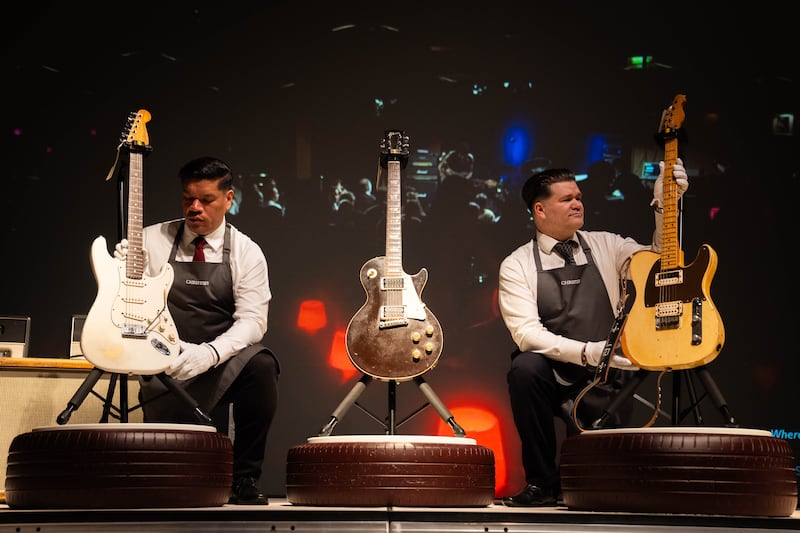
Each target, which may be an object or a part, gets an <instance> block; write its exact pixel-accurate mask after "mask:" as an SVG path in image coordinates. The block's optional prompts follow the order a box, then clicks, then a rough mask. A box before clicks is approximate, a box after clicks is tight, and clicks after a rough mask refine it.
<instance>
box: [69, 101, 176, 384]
mask: <svg viewBox="0 0 800 533" xmlns="http://www.w3.org/2000/svg"><path fill="white" fill-rule="evenodd" d="M149 121H150V113H149V112H148V111H147V110H145V109H140V110H139V111H137V112H135V113H131V114H130V115H129V116H128V120H127V123H126V126H125V129H124V131H123V133H122V137H121V139H120V141H121V142H120V145H119V148H118V150H120V151H121V150H126V151H127V152H128V153H129V156H130V157H129V172H128V218H127V221H128V224H127V239H128V253H127V257H126V258H125V260H124V261H123V260H119V259H116V258H115V257H114V256H113V255H109V253H108V248H107V245H106V239H105V238H104V237H102V236H100V237H97V238H96V239H95V240H94V242H93V243H92V248H91V263H92V271H93V272H94V276H95V279H96V280H97V297H96V299H95V301H94V303H93V304H92V307H91V309H90V310H89V313H88V314H87V316H86V321H85V322H84V325H83V331H82V333H81V349H82V350H83V354H84V356H85V357H86V360H87V361H89V362H90V363H92V364H93V365H94V366H96V367H97V368H100V369H102V370H105V371H107V372H116V373H120V374H142V375H149V374H158V373H160V372H162V371H164V370H166V368H167V366H168V365H169V363H170V362H171V360H172V357H173V356H177V355H178V353H179V350H180V341H179V338H178V331H177V329H176V327H175V323H174V322H173V320H172V316H171V315H170V313H169V308H168V307H167V295H168V294H169V290H170V288H171V287H172V280H173V278H174V272H173V270H172V267H171V266H170V265H169V264H166V265H164V267H163V268H162V269H161V272H159V274H158V275H157V276H156V277H148V276H145V275H144V266H145V265H144V251H143V248H142V244H143V243H142V240H143V239H142V170H143V167H142V159H143V153H144V152H145V151H147V150H150V149H151V147H150V145H149V139H148V134H147V128H146V123H147V122H149Z"/></svg>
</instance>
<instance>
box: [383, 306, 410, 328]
mask: <svg viewBox="0 0 800 533" xmlns="http://www.w3.org/2000/svg"><path fill="white" fill-rule="evenodd" d="M407 325H408V318H406V306H404V305H384V306H381V316H380V324H379V327H380V329H386V328H395V327H398V326H407Z"/></svg>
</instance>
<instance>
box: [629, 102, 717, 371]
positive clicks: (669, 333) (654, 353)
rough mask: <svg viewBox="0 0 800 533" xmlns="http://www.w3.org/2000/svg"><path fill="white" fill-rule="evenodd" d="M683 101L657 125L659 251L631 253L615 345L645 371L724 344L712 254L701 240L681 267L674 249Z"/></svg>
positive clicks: (704, 360) (688, 363)
mask: <svg viewBox="0 0 800 533" xmlns="http://www.w3.org/2000/svg"><path fill="white" fill-rule="evenodd" d="M685 101H686V96H684V95H682V94H678V95H677V96H675V98H674V99H673V101H672V105H670V106H669V107H668V108H667V109H666V110H664V112H663V114H662V117H661V124H660V125H659V136H660V137H661V138H663V140H664V176H663V180H662V186H663V209H662V212H663V215H662V216H663V218H662V227H663V232H662V239H661V244H662V251H661V254H657V253H654V252H650V251H642V252H638V253H636V254H634V255H633V257H631V264H630V279H631V281H632V282H633V285H634V288H635V298H634V301H633V304H632V305H631V310H630V312H629V314H628V318H627V321H626V322H625V327H624V328H623V330H622V334H621V336H622V338H621V339H620V346H621V347H622V351H623V353H624V354H625V355H626V356H627V357H628V359H630V360H631V361H633V362H634V363H635V364H636V365H637V366H638V367H640V368H643V369H645V370H659V371H660V370H683V369H689V368H694V367H698V366H702V365H705V364H708V363H710V362H711V361H713V360H714V358H716V357H717V355H719V352H720V351H721V350H722V345H723V344H724V342H725V329H724V327H723V325H722V319H721V318H720V316H719V313H718V312H717V308H716V307H715V306H714V302H712V301H711V295H710V290H711V279H712V278H713V277H714V272H716V270H717V253H716V252H715V251H714V250H713V249H712V248H711V247H710V246H708V245H707V244H704V245H702V246H701V247H700V250H699V251H698V252H697V257H696V258H695V260H694V261H693V262H692V264H690V265H688V266H685V265H684V262H683V250H681V248H680V233H679V227H680V220H679V211H680V210H679V209H678V200H679V198H680V193H679V188H678V184H677V180H676V178H675V175H674V173H673V169H674V167H675V164H676V162H677V160H678V130H679V129H680V127H681V125H682V124H683V118H684V113H683V105H684V103H685Z"/></svg>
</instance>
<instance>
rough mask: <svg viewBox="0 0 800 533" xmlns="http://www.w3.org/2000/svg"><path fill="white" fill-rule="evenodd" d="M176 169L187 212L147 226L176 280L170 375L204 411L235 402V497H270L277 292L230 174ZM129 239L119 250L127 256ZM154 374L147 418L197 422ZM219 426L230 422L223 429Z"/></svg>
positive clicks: (195, 164) (154, 255) (150, 268)
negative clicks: (235, 214)
mask: <svg viewBox="0 0 800 533" xmlns="http://www.w3.org/2000/svg"><path fill="white" fill-rule="evenodd" d="M178 176H179V178H180V181H181V186H182V190H183V192H182V200H181V202H182V205H183V218H180V219H175V220H171V221H168V222H162V223H159V224H154V225H151V226H147V227H146V228H144V235H143V245H144V250H145V261H146V265H145V269H146V274H148V275H151V276H155V275H157V274H158V273H159V272H160V271H161V269H162V268H163V266H164V265H165V264H167V263H169V264H170V265H171V266H172V269H173V270H174V281H173V283H172V287H171V289H170V292H169V296H168V299H167V303H168V305H169V311H170V313H171V315H172V317H173V319H174V321H175V325H176V327H177V330H178V335H179V337H180V340H181V353H180V354H179V355H178V356H177V357H175V358H174V360H173V361H171V363H170V365H169V367H168V368H167V369H166V370H165V373H166V374H167V375H168V376H170V377H171V378H173V379H174V380H176V383H177V384H178V385H179V386H180V387H182V388H183V389H184V390H186V392H188V394H189V395H190V396H191V398H192V399H194V400H195V401H197V402H198V405H199V408H200V409H201V410H202V411H203V412H204V413H212V412H213V411H214V410H215V409H216V411H217V413H220V412H223V417H224V418H225V420H227V416H226V415H227V407H228V405H231V404H232V406H233V409H232V413H233V423H234V438H233V487H232V490H231V497H230V500H229V503H235V504H267V503H268V502H267V498H266V497H265V496H264V495H263V494H262V493H261V491H260V489H259V487H258V481H259V479H260V477H261V472H262V464H263V462H264V454H265V452H266V442H267V433H268V432H269V428H270V425H271V423H272V419H273V416H274V414H275V409H276V407H277V400H278V375H279V374H280V367H279V365H278V361H277V359H276V358H275V356H274V355H273V354H272V352H271V351H270V350H269V349H267V348H266V347H265V346H264V345H263V344H262V342H263V337H264V335H265V334H266V331H267V312H268V309H269V302H270V299H271V298H272V294H271V292H270V288H269V277H268V272H267V262H266V259H265V257H264V253H263V251H262V250H261V248H260V247H259V245H258V244H256V243H255V242H254V241H253V240H251V239H250V238H249V237H248V236H247V235H245V234H244V233H242V232H241V231H239V230H237V229H236V228H235V227H234V226H232V225H231V224H229V223H226V220H225V214H226V213H227V211H228V209H230V207H231V204H232V202H233V197H234V190H233V176H232V174H231V170H230V168H229V167H228V165H227V164H226V163H225V162H224V161H222V160H220V159H217V158H213V157H201V158H198V159H194V160H192V161H189V162H188V163H186V164H185V165H184V166H183V167H182V168H181V169H180V171H179V173H178ZM127 244H128V243H127V241H126V240H123V241H121V242H120V243H118V244H117V246H116V249H115V256H116V257H117V258H119V259H124V258H125V256H126V254H127ZM152 378H153V376H141V377H140V378H139V380H140V385H141V400H142V406H143V411H144V420H145V422H175V423H192V422H196V421H197V419H196V413H195V411H193V410H192V408H191V406H190V405H188V403H187V402H186V401H185V400H181V398H178V397H176V395H175V394H171V393H170V394H165V392H166V390H167V389H166V387H165V386H164V385H163V383H162V382H161V380H158V379H152ZM217 429H218V430H220V431H224V430H226V428H222V427H219V426H218V428H217Z"/></svg>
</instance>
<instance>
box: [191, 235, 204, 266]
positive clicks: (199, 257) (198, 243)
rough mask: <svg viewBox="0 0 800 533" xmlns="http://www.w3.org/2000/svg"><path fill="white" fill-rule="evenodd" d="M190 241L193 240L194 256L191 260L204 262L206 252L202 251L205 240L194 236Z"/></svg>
mask: <svg viewBox="0 0 800 533" xmlns="http://www.w3.org/2000/svg"><path fill="white" fill-rule="evenodd" d="M192 242H194V257H193V258H192V261H198V262H200V263H203V262H205V260H206V254H205V252H203V247H204V246H205V245H206V240H205V239H204V238H203V237H196V238H195V239H194V241H192Z"/></svg>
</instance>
